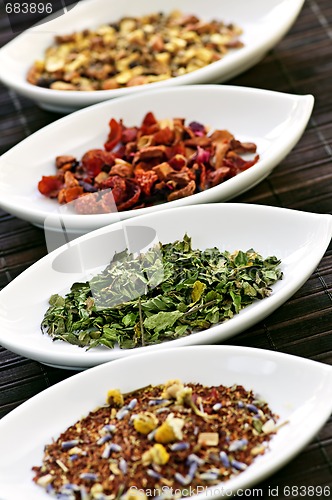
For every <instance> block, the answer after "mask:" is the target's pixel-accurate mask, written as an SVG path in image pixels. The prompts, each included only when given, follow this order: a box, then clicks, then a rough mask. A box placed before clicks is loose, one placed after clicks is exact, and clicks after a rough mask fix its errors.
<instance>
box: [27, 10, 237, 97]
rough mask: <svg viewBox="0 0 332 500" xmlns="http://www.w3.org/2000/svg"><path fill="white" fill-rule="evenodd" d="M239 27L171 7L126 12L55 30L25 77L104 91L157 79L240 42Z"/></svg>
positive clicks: (41, 84) (64, 86)
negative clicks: (79, 26) (88, 25)
mask: <svg viewBox="0 0 332 500" xmlns="http://www.w3.org/2000/svg"><path fill="white" fill-rule="evenodd" d="M241 33H242V30H241V29H240V28H239V27H237V26H235V25H234V24H225V23H224V22H222V21H217V20H211V21H203V20H202V19H199V18H198V17H196V16H194V15H190V14H189V15H188V14H183V13H182V12H180V11H174V12H171V13H170V14H164V13H152V14H149V15H146V16H142V17H133V16H127V17H123V18H121V19H119V20H118V21H117V22H115V23H111V24H104V25H102V26H99V27H98V28H96V29H91V30H89V29H85V30H84V31H78V32H76V33H71V34H65V35H58V36H56V37H55V44H54V45H53V46H50V47H48V49H47V50H46V52H45V57H44V59H42V60H38V61H36V62H35V63H34V65H33V66H32V68H31V69H30V70H29V72H28V75H27V80H28V82H30V83H32V84H33V85H38V86H39V87H44V88H50V89H54V90H81V91H91V90H92V91H93V90H109V89H118V88H122V87H132V86H136V85H143V84H147V83H153V82H159V81H162V80H167V79H168V78H172V77H176V76H181V75H184V74H186V73H190V72H191V71H195V70H197V69H200V68H203V67H204V66H207V65H208V64H210V63H213V62H215V61H218V60H219V59H221V58H222V57H223V56H224V55H225V54H226V53H227V52H228V51H229V50H230V49H237V48H239V47H242V46H243V44H242V42H241V41H239V38H238V37H239V35H240V34H241Z"/></svg>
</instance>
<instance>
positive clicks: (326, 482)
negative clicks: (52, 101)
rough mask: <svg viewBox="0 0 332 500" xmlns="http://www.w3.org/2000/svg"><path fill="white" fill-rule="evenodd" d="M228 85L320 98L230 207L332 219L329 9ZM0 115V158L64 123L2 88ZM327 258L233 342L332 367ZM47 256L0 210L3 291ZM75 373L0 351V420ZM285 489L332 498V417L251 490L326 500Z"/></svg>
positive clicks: (314, 12)
mask: <svg viewBox="0 0 332 500" xmlns="http://www.w3.org/2000/svg"><path fill="white" fill-rule="evenodd" d="M289 1H291V0H289ZM0 6H1V8H2V9H1V15H0V45H4V44H5V43H6V42H8V41H9V40H10V39H12V38H13V36H14V34H13V32H12V30H11V28H10V25H9V23H8V19H7V18H6V15H5V13H4V10H3V4H2V5H1V4H0ZM228 83H231V84H234V85H242V86H248V87H256V88H264V89H271V90H278V91H281V92H289V93H295V94H307V93H310V94H313V95H314V96H315V99H316V101H315V108H314V112H313V115H312V118H311V120H310V123H309V125H308V127H307V129H306V131H305V133H304V135H303V137H302V139H301V140H300V142H299V143H298V145H297V146H296V147H295V149H294V150H293V151H292V152H291V154H290V155H289V156H288V157H287V158H286V159H285V160H284V161H283V162H282V163H281V164H280V165H279V166H278V167H277V168H276V169H275V171H274V172H273V173H272V174H271V175H270V176H269V177H268V179H266V180H265V181H263V182H262V183H261V184H259V185H258V186H257V187H255V188H253V189H251V190H250V191H248V192H247V193H246V194H244V195H242V196H240V197H238V198H236V199H234V200H232V201H234V202H245V203H257V204H262V205H273V206H278V207H285V208H291V209H296V210H303V211H308V212H316V213H331V209H332V202H331V198H332V2H331V0H307V1H306V2H305V5H304V8H303V10H302V12H301V14H300V16H299V18H298V20H297V21H296V23H295V25H294V26H293V28H292V29H291V31H290V32H289V33H288V34H287V35H286V37H285V38H284V40H283V41H282V42H280V43H279V44H278V45H277V46H276V47H275V49H274V50H272V51H271V52H270V53H269V54H268V55H267V56H266V57H265V58H264V60H263V61H262V62H261V63H260V64H258V65H257V66H255V67H254V68H252V69H251V70H249V71H247V72H245V73H244V74H243V75H241V76H240V77H237V78H236V79H233V80H232V81H230V82H228ZM0 116H1V119H0V153H1V154H2V153H4V152H5V151H7V150H8V149H9V148H10V147H12V146H14V145H15V144H17V143H18V142H19V141H21V140H22V139H24V138H25V137H27V136H28V135H30V134H32V133H33V132H35V131H36V130H38V129H40V128H41V127H43V126H44V125H47V124H48V123H51V122H52V121H54V120H56V119H58V118H59V117H60V115H57V114H53V113H50V112H46V111H43V110H41V109H39V108H38V107H37V106H36V105H35V104H34V103H32V102H31V101H29V100H28V99H25V98H21V97H19V96H18V95H16V94H15V93H14V92H13V91H11V90H8V89H6V88H4V87H1V86H0ZM13 175H15V172H13ZM331 250H332V248H331V245H330V248H329V249H328V251H327V252H326V254H325V256H324V258H323V259H322V261H321V263H320V264H319V266H318V269H317V270H316V271H315V272H314V273H313V275H312V276H311V277H310V279H309V280H308V281H307V283H306V284H305V285H304V286H303V287H302V288H301V289H300V290H299V291H298V292H297V293H296V294H295V295H294V296H293V297H292V298H291V299H290V300H288V301H287V302H286V303H285V304H284V305H283V306H282V307H280V308H279V309H278V310H277V311H276V312H275V313H273V314H272V315H271V316H269V317H268V318H267V319H266V320H264V321H263V322H260V323H258V324H257V325H256V326H254V327H253V328H250V329H249V330H247V331H245V332H244V333H242V334H240V335H237V336H236V337H234V338H232V339H231V340H230V341H229V342H227V343H228V344H233V345H243V346H250V347H258V348H262V349H271V350H276V351H279V352H284V353H289V354H293V355H297V356H302V357H305V358H308V359H313V360H316V361H320V362H322V363H326V364H329V365H332V252H331ZM46 252H47V250H46V246H45V240H44V234H43V231H42V230H40V229H38V228H36V227H34V226H32V225H30V224H29V223H27V222H24V221H21V220H19V219H17V218H15V217H13V216H11V215H8V214H7V213H5V212H3V211H1V210H0V287H1V288H2V287H4V286H6V285H7V284H8V283H9V282H10V281H12V280H13V279H14V278H15V277H16V276H17V275H19V274H20V273H21V272H22V271H23V270H24V269H26V268H27V267H29V266H30V265H31V264H33V263H34V262H36V261H37V260H38V259H40V258H41V257H42V256H44V255H45V254H46ZM73 373H74V372H69V371H65V370H60V369H55V368H50V367H47V366H44V365H42V364H39V363H37V362H34V361H30V360H28V359H25V358H22V357H21V356H18V355H16V354H14V353H12V352H9V351H7V350H6V349H4V348H2V347H1V346H0V416H4V415H5V414H7V413H8V412H10V411H11V410H13V409H14V408H15V407H17V406H18V405H19V404H21V403H23V402H24V401H26V400H27V399H29V398H31V397H33V396H34V395H35V394H37V393H39V392H40V391H42V390H44V389H46V388H47V387H50V386H51V385H52V384H54V383H56V382H58V381H60V380H63V379H64V378H66V377H69V376H72V375H73ZM299 384H301V380H299ZM286 486H290V487H292V486H303V487H308V486H330V487H331V492H332V419H331V418H330V419H329V421H328V422H327V423H326V425H325V426H324V427H323V429H322V430H321V431H320V433H319V434H318V436H317V437H316V438H315V439H314V440H313V441H312V442H311V444H310V445H309V446H307V447H306V448H305V449H304V451H303V452H302V453H301V454H300V455H299V456H298V457H297V458H295V459H294V460H292V461H291V462H290V463H289V464H288V465H286V466H285V467H284V468H283V469H281V470H280V471H279V472H277V473H276V474H274V475H273V476H271V477H270V478H268V479H267V480H266V481H264V482H263V483H261V484H258V485H255V488H254V489H252V490H251V492H247V493H248V494H247V496H248V497H249V496H252V497H256V498H257V497H261V498H269V497H271V498H272V497H273V496H272V494H271V493H269V490H270V489H272V488H274V490H273V491H274V493H276V490H275V488H276V487H278V493H277V495H274V498H278V499H284V498H285V499H286V498H320V496H319V495H318V494H317V495H314V496H313V495H311V494H310V492H309V491H308V490H307V494H306V495H304V494H303V492H304V491H305V490H303V489H302V490H298V492H297V493H296V491H295V490H293V493H294V494H291V493H290V494H288V490H287V488H286V489H285V487H286ZM260 488H261V489H262V490H261V491H262V492H263V493H262V494H260V491H258V490H259V489H260ZM0 492H1V485H0ZM249 493H250V495H249ZM321 498H326V496H325V497H324V496H323V495H322V497H321ZM17 500H21V499H17ZM22 500H24V499H22Z"/></svg>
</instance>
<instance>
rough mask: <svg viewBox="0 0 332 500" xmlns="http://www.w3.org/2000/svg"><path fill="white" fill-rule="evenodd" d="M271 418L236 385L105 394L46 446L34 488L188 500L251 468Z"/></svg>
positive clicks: (61, 493)
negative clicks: (104, 398)
mask: <svg viewBox="0 0 332 500" xmlns="http://www.w3.org/2000/svg"><path fill="white" fill-rule="evenodd" d="M277 419H278V416H276V415H275V414H273V413H272V411H271V409H270V408H269V406H268V404H267V403H266V402H265V401H262V400H261V399H260V400H257V398H255V395H254V393H253V391H247V390H246V389H245V388H244V387H242V386H239V385H234V386H232V387H226V386H223V385H219V386H215V387H207V386H204V385H201V384H192V383H189V384H187V385H184V384H183V383H182V382H181V381H180V380H169V381H168V382H166V383H165V384H163V385H159V386H148V387H146V388H143V389H138V390H136V391H134V392H132V393H129V394H121V392H120V391H119V390H117V389H111V390H109V391H108V394H107V404H106V405H104V406H102V407H100V408H97V409H95V410H94V411H92V412H91V413H89V415H87V416H86V417H84V418H82V419H81V420H80V421H79V422H76V423H75V424H73V425H72V426H71V427H69V428H68V429H67V430H65V431H64V432H63V433H62V434H61V435H60V436H59V437H58V439H57V440H54V441H53V442H52V443H51V444H48V445H47V446H46V447H45V455H44V458H43V465H42V466H36V467H33V470H34V472H35V477H34V481H35V482H36V484H38V485H39V486H42V487H44V488H46V491H47V492H48V493H49V494H50V495H52V496H56V498H66V499H67V498H68V499H69V500H76V499H77V500H78V499H82V498H86V499H87V500H88V499H90V500H92V499H101V498H103V499H115V498H120V497H121V498H123V499H124V500H146V499H147V498H148V497H149V496H151V497H157V496H158V497H160V496H163V495H164V497H165V498H179V497H180V496H189V495H193V494H195V493H199V492H202V489H201V488H202V487H203V488H204V487H206V488H208V487H210V486H213V485H217V484H218V483H220V482H222V481H227V480H228V479H230V478H232V477H234V476H236V475H238V474H240V473H241V472H242V471H244V470H245V469H247V467H250V465H251V464H252V462H253V461H254V459H255V457H256V456H257V455H263V454H264V453H265V452H266V451H267V450H268V442H269V440H270V439H271V437H272V435H273V434H274V433H275V432H276V431H277V429H278V427H280V425H279V426H277V425H276V422H277ZM258 423H259V424H260V425H259V426H258V425H257V424H258ZM198 487H199V488H200V489H198ZM166 488H168V489H167V490H166ZM166 491H167V492H168V495H166ZM181 493H182V494H181ZM162 494H163V495H162Z"/></svg>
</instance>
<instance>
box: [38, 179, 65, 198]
mask: <svg viewBox="0 0 332 500" xmlns="http://www.w3.org/2000/svg"><path fill="white" fill-rule="evenodd" d="M62 188H63V177H62V176H58V175H47V176H45V175H43V177H42V179H41V181H39V183H38V189H39V192H40V193H41V194H43V195H45V196H48V197H49V198H56V197H57V196H58V194H59V192H60V189H62Z"/></svg>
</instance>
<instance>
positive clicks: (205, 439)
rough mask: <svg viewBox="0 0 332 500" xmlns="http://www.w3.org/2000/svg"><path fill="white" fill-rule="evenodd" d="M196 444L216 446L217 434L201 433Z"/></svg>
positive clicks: (217, 441)
mask: <svg viewBox="0 0 332 500" xmlns="http://www.w3.org/2000/svg"><path fill="white" fill-rule="evenodd" d="M197 442H198V444H200V445H203V446H217V445H218V443H219V434H218V432H201V433H200V434H199V435H198V441H197Z"/></svg>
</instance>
